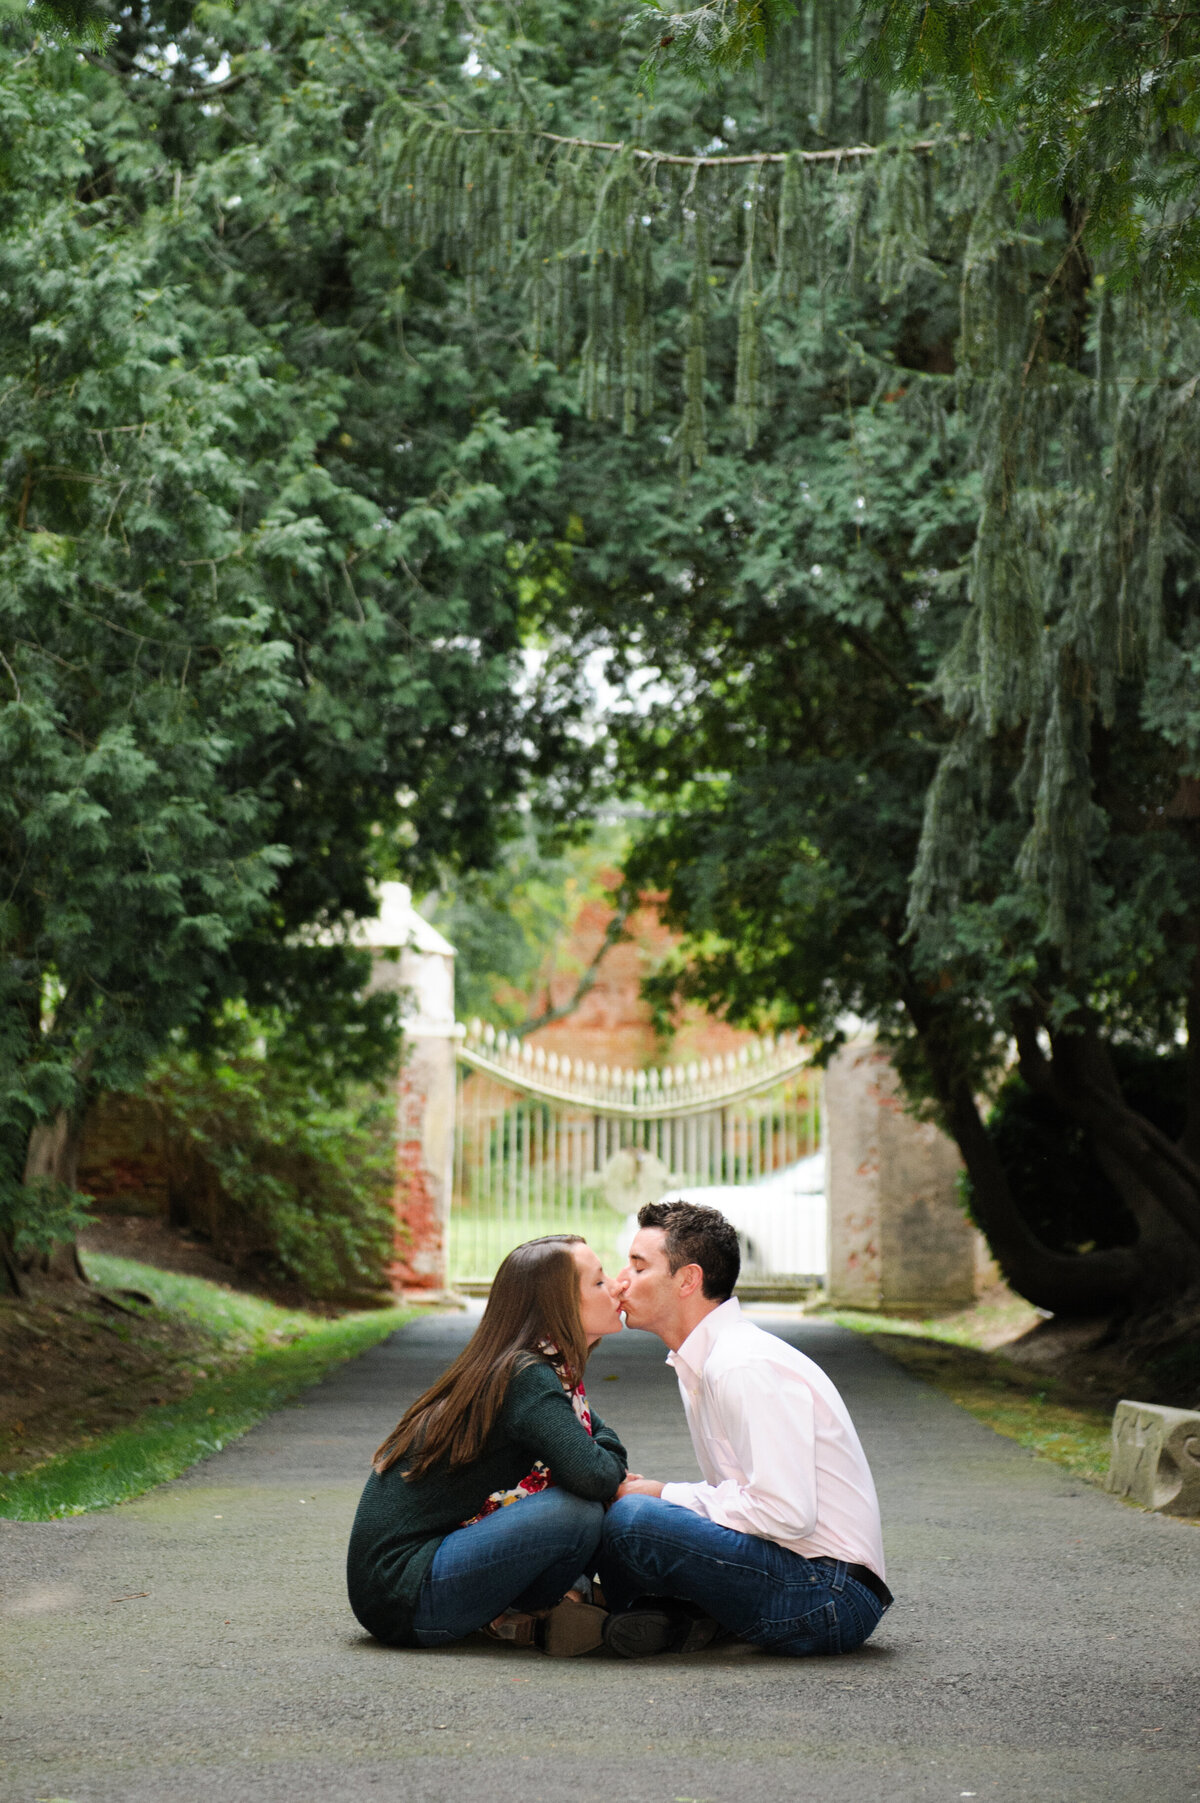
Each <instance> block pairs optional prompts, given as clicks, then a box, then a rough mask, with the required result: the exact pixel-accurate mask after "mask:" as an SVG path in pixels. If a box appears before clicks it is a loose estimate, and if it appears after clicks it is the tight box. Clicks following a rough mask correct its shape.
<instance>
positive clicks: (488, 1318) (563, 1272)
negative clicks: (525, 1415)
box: [373, 1233, 588, 1481]
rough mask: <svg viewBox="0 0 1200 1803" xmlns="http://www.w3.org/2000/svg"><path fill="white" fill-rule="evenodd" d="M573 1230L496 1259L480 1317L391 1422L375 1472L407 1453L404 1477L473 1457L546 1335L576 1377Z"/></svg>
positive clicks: (579, 1360)
mask: <svg viewBox="0 0 1200 1803" xmlns="http://www.w3.org/2000/svg"><path fill="white" fill-rule="evenodd" d="M583 1243H584V1241H583V1236H582V1235H581V1234H578V1233H556V1234H552V1235H549V1236H548V1237H547V1238H545V1239H540V1240H527V1241H526V1243H525V1244H524V1245H523V1246H517V1247H516V1248H515V1249H514V1250H513V1251H512V1252H510V1253H509V1255H508V1257H507V1258H506V1259H505V1260H504V1262H503V1264H502V1265H501V1266H500V1269H499V1270H498V1271H497V1272H496V1275H495V1277H494V1278H493V1279H492V1290H491V1294H490V1296H489V1297H488V1302H487V1307H486V1308H485V1309H484V1311H483V1320H482V1321H481V1322H480V1323H479V1326H478V1327H477V1328H476V1329H475V1332H474V1334H473V1335H472V1336H471V1340H470V1342H469V1344H468V1345H467V1346H466V1347H465V1348H464V1349H463V1351H462V1352H461V1353H460V1354H459V1356H458V1358H456V1359H455V1361H454V1363H453V1364H452V1365H451V1367H450V1369H449V1370H448V1371H444V1372H443V1373H442V1375H441V1377H439V1378H438V1380H437V1382H436V1383H435V1384H433V1385H432V1386H431V1388H430V1389H428V1390H426V1392H425V1394H424V1396H419V1397H418V1398H417V1400H416V1402H414V1403H413V1405H412V1407H411V1408H410V1409H409V1410H408V1411H407V1412H406V1413H405V1414H404V1415H403V1416H402V1417H401V1419H400V1421H399V1422H398V1423H397V1424H396V1426H395V1427H394V1428H393V1429H392V1431H391V1433H390V1434H389V1435H388V1437H387V1439H386V1440H385V1441H384V1442H383V1445H382V1446H381V1447H380V1448H379V1450H378V1452H377V1453H376V1454H375V1458H374V1460H373V1463H374V1466H375V1470H376V1471H377V1472H378V1473H379V1474H380V1476H381V1477H382V1475H383V1473H384V1472H385V1471H387V1470H388V1469H389V1468H390V1467H391V1466H392V1465H394V1464H395V1463H396V1461H397V1460H398V1459H402V1458H404V1457H405V1456H406V1455H411V1459H410V1463H409V1466H408V1469H407V1470H406V1471H405V1472H404V1476H405V1477H406V1478H407V1479H409V1480H410V1481H411V1480H412V1479H414V1478H422V1477H424V1476H425V1475H426V1473H427V1472H429V1471H431V1470H432V1469H433V1467H434V1466H435V1465H439V1464H441V1463H443V1461H444V1462H445V1464H446V1466H447V1467H448V1468H449V1469H450V1470H454V1469H455V1467H457V1466H461V1465H469V1464H471V1463H472V1461H473V1460H475V1459H477V1458H478V1457H479V1454H480V1452H481V1450H482V1448H483V1443H484V1441H485V1440H486V1439H487V1437H488V1435H489V1434H490V1432H491V1431H492V1428H493V1427H494V1426H495V1424H496V1417H497V1416H498V1415H499V1413H500V1410H501V1408H502V1407H503V1406H504V1398H505V1396H506V1394H507V1392H508V1386H509V1384H510V1383H511V1382H512V1380H513V1377H514V1376H515V1374H516V1373H517V1372H518V1371H520V1370H522V1369H524V1367H525V1366H526V1365H531V1364H534V1363H536V1361H537V1359H538V1358H539V1357H541V1356H542V1355H541V1354H540V1352H539V1350H538V1348H539V1346H540V1344H541V1342H542V1341H544V1340H548V1341H549V1342H550V1343H551V1344H552V1345H554V1346H557V1347H558V1350H559V1353H560V1355H561V1358H562V1362H563V1363H564V1364H565V1366H566V1367H567V1369H568V1371H569V1372H570V1373H571V1374H572V1375H573V1376H574V1378H575V1381H576V1383H578V1382H579V1379H580V1378H581V1377H582V1376H583V1368H584V1366H585V1365H586V1363H587V1356H588V1344H587V1340H586V1339H585V1337H584V1332H583V1322H582V1321H581V1319H580V1315H579V1297H580V1275H579V1266H578V1265H577V1264H576V1263H575V1259H574V1256H573V1254H572V1253H571V1250H570V1248H571V1247H572V1246H575V1245H582V1244H583Z"/></svg>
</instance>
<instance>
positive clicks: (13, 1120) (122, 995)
mask: <svg viewBox="0 0 1200 1803" xmlns="http://www.w3.org/2000/svg"><path fill="white" fill-rule="evenodd" d="M410 14H412V16H411V17H410V16H409V15H410ZM418 14H419V15H420V20H421V23H420V29H419V31H418V32H417V37H416V39H415V40H414V41H412V42H410V38H412V35H413V30H414V28H415V27H414V19H415V18H416V17H417V15H418ZM402 15H403V16H402ZM112 25H113V31H112V35H111V39H110V41H109V42H108V44H107V46H106V50H105V54H104V55H103V56H97V55H94V54H93V55H89V56H88V57H83V56H81V55H79V54H78V53H77V52H76V51H74V50H68V49H62V48H56V47H55V45H54V44H53V42H50V41H48V40H46V39H38V40H37V41H36V44H35V43H34V41H33V40H32V39H29V38H28V34H26V37H25V41H22V33H21V31H20V30H18V28H17V26H16V25H12V24H10V25H9V26H8V27H7V28H6V29H7V34H8V35H7V37H6V38H5V39H4V41H3V42H0V189H2V190H3V192H4V197H5V206H4V217H3V226H2V228H0V282H2V285H3V287H4V289H5V292H6V295H7V297H8V304H7V307H6V312H5V319H4V324H3V328H2V329H0V394H2V396H3V398H2V400H0V434H2V436H3V441H4V461H3V464H2V468H0V491H2V492H0V500H2V504H3V506H4V507H5V509H6V514H7V519H8V522H9V527H10V530H9V532H8V534H7V535H6V537H5V540H4V546H3V550H2V551H0V760H2V761H3V765H4V768H5V770H6V771H8V772H10V773H12V774H11V780H10V781H9V782H7V783H6V784H5V786H4V791H3V794H2V795H0V866H2V870H3V881H2V888H3V894H4V898H5V899H4V905H3V909H2V910H0V1141H2V1142H3V1144H4V1147H5V1161H6V1163H5V1182H6V1183H7V1185H8V1187H9V1191H10V1192H11V1191H12V1186H13V1185H14V1184H19V1182H20V1177H21V1171H22V1166H23V1162H24V1147H25V1145H26V1143H27V1142H28V1140H29V1136H30V1133H31V1131H32V1129H33V1128H34V1127H35V1125H37V1124H38V1123H42V1124H43V1125H48V1124H49V1123H51V1122H53V1121H54V1120H56V1119H58V1118H61V1117H63V1116H67V1115H74V1116H77V1115H78V1112H79V1109H80V1107H81V1105H82V1102H83V1100H84V1098H85V1097H86V1095H87V1094H88V1093H89V1092H90V1091H91V1090H93V1089H94V1088H95V1087H109V1088H114V1087H115V1088H128V1087H131V1086H133V1085H134V1084H136V1083H137V1081H138V1080H139V1077H140V1075H141V1074H142V1073H143V1072H144V1071H145V1069H146V1068H147V1066H148V1064H149V1063H150V1062H151V1061H152V1060H153V1058H154V1057H156V1056H157V1055H158V1054H159V1053H160V1052H161V1051H162V1050H163V1048H164V1046H165V1045H166V1044H168V1043H169V1042H170V1040H171V1038H172V1036H173V1035H175V1034H177V1033H180V1032H182V1033H184V1034H186V1035H189V1036H191V1037H192V1038H193V1039H194V1040H196V1041H198V1042H201V1043H203V1042H204V1041H205V1039H206V1037H207V1036H208V1035H209V1032H210V1023H211V1022H213V1021H214V1020H217V1019H219V1018H220V1016H221V1012H222V1010H223V1008H224V1006H225V1004H226V1002H227V1001H228V1000H229V999H230V998H242V999H243V1000H245V1001H247V1002H249V1003H250V1004H251V1005H252V1006H253V1007H254V1008H256V1009H257V1010H258V1011H259V1012H260V1013H264V1012H265V1013H270V1012H272V1011H274V1012H276V1013H278V1014H279V1015H281V1016H282V1017H285V1018H286V1019H287V1020H288V1021H289V1023H291V1030H292V1032H293V1036H294V1038H295V1040H296V1041H297V1043H299V1042H300V1041H303V1042H304V1044H305V1046H306V1047H307V1052H308V1055H309V1056H310V1057H311V1058H312V1059H313V1060H315V1061H316V1062H318V1063H323V1064H324V1065H325V1066H326V1067H327V1068H328V1067H331V1066H335V1065H336V1066H339V1067H341V1068H343V1069H345V1068H353V1069H355V1070H357V1071H358V1073H359V1074H360V1075H362V1076H367V1075H370V1074H373V1073H377V1072H378V1071H379V1070H380V1069H381V1068H383V1067H384V1066H385V1065H386V1064H387V1063H388V1062H389V1061H391V1060H392V1059H394V1056H395V1051H396V1044H397V1033H396V1023H395V1020H394V1018H392V1017H391V1016H390V1014H389V1008H388V1004H387V1002H386V999H385V998H382V997H375V998H369V999H366V1000H364V999H363V998H362V995H361V991H362V987H363V983H362V979H363V975H364V971H365V959H364V957H363V955H362V954H361V953H357V952H355V951H354V950H353V949H352V948H351V947H350V946H349V945H348V944H347V943H344V942H342V939H341V937H340V936H341V933H342V928H343V925H344V923H345V921H346V919H347V917H349V916H353V915H358V914H364V913H370V912H372V911H373V902H372V887H373V885H374V883H375V882H377V881H378V880H380V879H386V878H390V877H393V876H396V875H403V876H405V877H407V878H408V879H410V880H415V881H417V882H421V883H424V884H429V883H430V882H433V881H435V880H438V879H439V878H440V877H441V876H442V875H443V873H444V872H445V871H446V870H447V869H449V870H454V869H457V868H470V867H471V866H472V865H474V864H479V863H486V862H487V861H488V859H489V858H491V857H492V856H493V855H494V854H495V851H496V849H497V847H498V845H499V844H500V843H501V842H502V841H503V838H504V835H505V832H506V830H507V825H506V823H507V821H508V818H509V815H510V812H511V810H512V808H513V806H514V805H515V803H516V801H517V800H518V798H519V795H520V793H521V790H522V787H523V785H524V783H525V782H526V780H527V779H528V777H529V775H530V772H531V770H532V769H533V768H534V767H535V766H536V765H537V764H538V762H539V760H542V759H543V758H547V757H549V756H550V755H551V753H552V752H553V748H554V745H555V743H556V742H559V741H561V740H562V737H563V730H564V728H563V727H552V726H551V725H549V724H548V722H547V718H546V710H545V708H544V706H543V702H542V698H541V696H540V694H539V693H537V692H532V693H531V692H530V691H529V690H528V689H526V690H525V691H524V692H523V693H520V694H519V693H518V691H517V687H516V683H515V681H514V677H515V673H516V670H517V667H518V665H517V659H518V654H519V645H520V635H521V607H522V602H521V577H520V573H519V567H520V560H519V559H518V558H510V557H509V555H508V553H509V551H510V549H512V548H513V547H514V546H519V545H522V544H535V543H536V542H537V541H538V539H539V538H540V537H542V536H543V535H544V536H546V537H547V538H549V539H551V540H553V539H556V538H557V537H559V536H560V533H559V531H558V527H559V526H560V525H561V523H562V522H561V521H560V520H559V519H558V518H551V519H548V518H547V516H546V512H545V507H546V504H547V503H550V504H551V512H552V513H553V505H552V502H553V482H554V477H555V447H554V442H553V435H552V433H551V432H550V431H549V430H548V428H547V427H546V425H545V424H544V423H542V422H541V421H540V419H538V418H537V416H536V407H535V406H527V405H526V397H527V396H535V395H536V391H537V387H538V377H537V376H536V374H535V373H533V372H530V371H528V369H527V368H525V367H524V366H522V368H521V369H520V370H519V371H518V372H517V376H516V379H515V381H513V382H512V383H511V384H508V385H506V384H504V383H501V382H499V381H498V380H497V379H496V378H495V377H494V376H493V374H492V373H491V372H490V371H489V370H487V369H484V371H483V373H481V371H480V368H479V361H480V360H479V359H478V358H477V356H476V355H475V349H474V344H473V339H472V335H471V333H469V332H466V331H464V330H463V329H462V326H463V319H464V317H465V316H464V313H463V310H462V308H461V307H459V306H458V305H457V304H456V302H455V299H454V297H453V296H449V297H448V296H447V295H446V292H445V287H444V284H442V283H440V282H439V281H437V280H436V279H434V278H431V277H430V276H429V274H428V272H420V273H418V274H417V275H416V276H415V277H414V273H413V268H412V263H411V260H410V259H406V258H405V257H404V256H403V254H402V253H401V251H400V249H399V247H398V246H397V244H396V242H395V238H394V235H393V234H392V233H391V232H390V231H389V230H388V229H387V228H386V226H385V225H384V224H383V223H382V222H381V220H380V216H379V208H378V204H377V196H376V193H375V190H374V185H373V184H374V176H373V165H372V163H371V159H370V157H369V156H368V155H367V153H366V143H367V138H368V134H369V130H370V125H371V120H372V117H373V114H374V112H375V111H376V110H377V108H378V106H379V105H380V104H381V102H383V101H384V100H385V99H390V98H391V97H392V96H393V95H394V94H395V93H396V92H397V91H405V90H406V89H407V88H408V87H409V85H410V84H411V81H412V78H413V71H414V68H415V67H417V66H419V65H420V62H421V59H422V58H423V57H426V56H428V57H429V58H431V59H432V61H433V63H434V64H435V65H437V64H438V63H439V61H440V62H441V63H442V64H444V63H445V62H446V60H447V58H450V59H454V60H452V62H451V66H456V63H457V61H461V43H460V40H459V39H458V37H457V35H456V33H455V31H454V29H453V28H451V27H449V26H447V25H446V24H445V23H444V22H442V21H441V20H440V17H433V16H428V15H426V13H425V11H424V9H417V11H416V12H415V13H414V11H413V9H411V8H410V9H407V10H406V9H403V8H402V9H399V10H398V9H397V8H395V7H394V6H391V5H383V4H370V3H368V4H366V5H364V6H363V7H361V8H360V9H358V10H357V11H352V12H346V11H343V12H341V13H339V14H338V15H337V16H336V18H331V17H330V16H329V14H328V12H327V9H325V8H323V7H320V6H317V5H316V4H315V3H314V4H308V5H302V6H300V7H296V6H293V5H288V6H283V5H281V4H275V3H274V0H255V3H254V4H252V5H247V6H243V7H239V8H237V9H228V8H225V7H221V6H208V5H203V6H197V7H179V6H177V5H174V4H167V3H166V0H163V4H161V5H160V4H154V5H150V6H147V7H145V8H139V9H134V10H132V11H122V12H119V13H114V14H113V15H112ZM510 400H511V401H512V403H513V406H514V408H515V410H516V411H517V413H518V414H520V413H522V412H524V413H525V414H526V415H528V417H527V418H526V419H523V420H522V419H519V420H517V421H511V420H510V419H509V417H508V416H507V415H506V414H505V412H504V405H505V404H506V403H507V402H509V401H510ZM567 724H569V722H568V723H567ZM18 1200H21V1198H19V1197H17V1196H16V1195H15V1194H10V1196H9V1203H8V1204H6V1205H8V1206H10V1208H11V1209H15V1207H16V1203H17V1201H18ZM30 1204H31V1199H30V1198H29V1197H26V1198H24V1199H23V1201H22V1206H23V1207H24V1208H25V1210H26V1214H27V1215H28V1214H30Z"/></svg>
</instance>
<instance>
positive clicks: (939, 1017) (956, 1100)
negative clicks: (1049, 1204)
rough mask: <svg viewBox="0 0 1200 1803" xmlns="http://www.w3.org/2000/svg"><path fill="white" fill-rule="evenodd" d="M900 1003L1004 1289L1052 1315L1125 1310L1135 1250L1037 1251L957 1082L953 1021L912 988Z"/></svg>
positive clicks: (974, 1109)
mask: <svg viewBox="0 0 1200 1803" xmlns="http://www.w3.org/2000/svg"><path fill="white" fill-rule="evenodd" d="M904 1000H905V1007H906V1009H907V1011H908V1016H909V1019H910V1020H911V1021H912V1023H913V1025H914V1027H915V1028H916V1030H917V1037H918V1039H919V1041H920V1045H921V1051H922V1053H923V1055H924V1059H925V1067H926V1070H927V1071H928V1073H929V1076H930V1078H931V1080H932V1085H933V1092H934V1095H935V1097H936V1099H937V1102H938V1104H939V1107H940V1109H941V1114H942V1122H943V1125H944V1126H945V1128H946V1131H947V1132H948V1133H949V1134H950V1136H951V1138H952V1139H953V1140H954V1141H955V1143H956V1145H957V1146H958V1149H959V1151H960V1153H961V1154H962V1160H963V1163H964V1164H965V1165H966V1167H967V1175H968V1176H969V1177H970V1179H971V1188H972V1191H973V1213H974V1216H975V1221H976V1224H977V1225H978V1227H979V1228H980V1230H981V1232H982V1233H983V1235H984V1238H985V1239H986V1240H987V1243H988V1246H989V1247H990V1249H991V1252H992V1256H993V1257H994V1258H995V1260H996V1263H997V1264H998V1265H999V1266H1000V1269H1001V1271H1002V1272H1003V1274H1004V1277H1005V1280H1006V1282H1007V1283H1009V1284H1010V1285H1011V1286H1012V1288H1013V1289H1014V1290H1016V1292H1017V1294H1018V1295H1019V1296H1024V1297H1025V1299H1026V1300H1027V1301H1028V1302H1032V1303H1033V1304H1034V1306H1035V1307H1036V1308H1045V1309H1049V1310H1050V1311H1051V1312H1052V1313H1053V1314H1056V1315H1106V1314H1112V1313H1113V1312H1114V1311H1115V1310H1117V1309H1119V1308H1124V1307H1126V1306H1127V1305H1128V1304H1129V1302H1130V1301H1131V1300H1132V1299H1133V1297H1134V1295H1135V1294H1136V1293H1137V1290H1138V1287H1139V1281H1140V1278H1141V1274H1142V1267H1141V1262H1140V1259H1139V1256H1138V1250H1137V1248H1135V1247H1127V1246H1118V1247H1113V1248H1112V1249H1110V1250H1104V1251H1098V1252H1055V1251H1053V1250H1052V1249H1051V1248H1050V1247H1049V1246H1045V1245H1043V1244H1042V1242H1041V1240H1039V1239H1038V1237H1037V1235H1036V1234H1035V1233H1033V1231H1032V1230H1031V1229H1030V1227H1029V1225H1028V1223H1027V1222H1026V1220H1025V1218H1024V1216H1023V1215H1022V1214H1021V1212H1020V1210H1019V1209H1018V1207H1017V1205H1016V1202H1015V1200H1014V1199H1013V1193H1012V1188H1011V1186H1010V1184H1009V1181H1008V1176H1007V1173H1006V1172H1005V1169H1004V1166H1003V1165H1002V1164H1001V1162H1000V1158H999V1155H998V1154H997V1152H996V1148H995V1145H994V1144H993V1142H992V1139H991V1136H990V1134H989V1133H988V1131H987V1128H986V1127H985V1126H984V1124H983V1121H982V1119H981V1118H980V1114H979V1107H978V1104H977V1103H976V1100H975V1096H974V1093H973V1091H972V1089H971V1085H970V1084H969V1083H968V1082H967V1080H966V1079H965V1078H964V1077H963V1076H962V1075H961V1074H960V1071H959V1068H958V1059H957V1056H956V1050H955V1043H954V1040H955V1033H954V1024H953V1021H951V1020H948V1019H947V1018H946V1016H945V1014H944V1013H943V1012H942V1011H941V1010H939V1009H938V1008H937V1007H936V1005H935V1004H934V1003H933V1002H931V1001H930V1000H929V999H928V997H927V996H925V995H923V994H922V993H921V991H919V990H917V989H915V988H912V987H910V988H909V990H908V992H907V993H906V995H905V998H904Z"/></svg>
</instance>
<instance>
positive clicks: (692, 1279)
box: [675, 1265, 704, 1300]
mask: <svg viewBox="0 0 1200 1803" xmlns="http://www.w3.org/2000/svg"><path fill="white" fill-rule="evenodd" d="M675 1280H676V1282H677V1284H678V1285H679V1288H678V1290H677V1291H676V1294H677V1295H678V1296H679V1298H680V1299H681V1300H683V1299H685V1298H687V1297H691V1296H695V1295H696V1294H697V1292H698V1291H700V1290H701V1289H703V1287H704V1272H703V1271H702V1270H701V1268H700V1266H699V1265H680V1267H679V1269H678V1271H676V1273H675Z"/></svg>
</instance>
